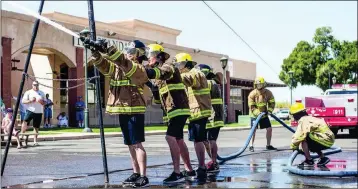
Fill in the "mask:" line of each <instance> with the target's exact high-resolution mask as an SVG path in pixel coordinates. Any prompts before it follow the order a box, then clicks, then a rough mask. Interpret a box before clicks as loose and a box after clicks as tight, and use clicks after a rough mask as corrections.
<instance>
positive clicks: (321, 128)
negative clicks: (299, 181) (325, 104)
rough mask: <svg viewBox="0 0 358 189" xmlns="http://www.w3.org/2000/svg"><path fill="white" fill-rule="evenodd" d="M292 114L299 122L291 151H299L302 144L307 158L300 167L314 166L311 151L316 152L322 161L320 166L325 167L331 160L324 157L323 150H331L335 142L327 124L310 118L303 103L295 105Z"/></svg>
mask: <svg viewBox="0 0 358 189" xmlns="http://www.w3.org/2000/svg"><path fill="white" fill-rule="evenodd" d="M290 114H291V115H292V116H293V118H294V119H295V120H296V121H298V126H297V129H296V132H295V134H294V135H293V136H292V143H291V149H293V150H298V148H299V145H300V144H301V146H302V149H303V152H304V154H305V157H306V159H305V161H303V162H302V163H301V164H299V166H314V161H313V159H312V158H311V155H310V152H309V151H311V152H316V153H317V154H318V155H319V156H320V160H319V161H318V162H317V165H318V166H325V165H326V164H327V163H329V162H330V159H329V158H327V157H325V156H324V154H323V153H322V150H325V149H328V148H330V147H331V146H332V145H333V143H334V140H335V137H334V134H333V132H332V131H331V130H330V129H329V127H328V125H327V123H326V122H325V121H324V120H323V119H320V118H316V117H312V116H309V115H308V114H307V112H306V109H305V107H304V105H303V104H302V103H295V104H293V105H292V106H291V108H290Z"/></svg>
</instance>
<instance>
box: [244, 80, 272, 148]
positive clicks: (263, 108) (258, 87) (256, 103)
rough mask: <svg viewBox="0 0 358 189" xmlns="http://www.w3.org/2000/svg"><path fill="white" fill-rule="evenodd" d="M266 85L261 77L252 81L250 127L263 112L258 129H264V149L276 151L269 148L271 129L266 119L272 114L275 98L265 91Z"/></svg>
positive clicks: (249, 98) (252, 146) (253, 137)
mask: <svg viewBox="0 0 358 189" xmlns="http://www.w3.org/2000/svg"><path fill="white" fill-rule="evenodd" d="M266 85H267V83H266V81H265V79H264V78H263V77H257V78H256V79H255V81H254V90H253V91H251V92H250V94H249V97H248V104H249V109H250V115H251V127H252V126H253V124H254V122H255V119H256V118H257V116H258V115H259V114H260V113H262V112H265V113H266V115H264V116H263V117H262V118H261V120H260V121H259V125H260V129H266V140H267V145H266V149H267V150H276V148H274V147H273V146H271V137H272V127H271V122H270V119H269V117H268V113H272V111H273V110H274V108H275V98H274V96H273V94H272V92H271V91H270V90H268V89H266ZM255 133H256V130H255ZM255 133H254V135H253V136H252V139H251V146H250V148H249V150H250V151H252V152H253V151H254V141H255Z"/></svg>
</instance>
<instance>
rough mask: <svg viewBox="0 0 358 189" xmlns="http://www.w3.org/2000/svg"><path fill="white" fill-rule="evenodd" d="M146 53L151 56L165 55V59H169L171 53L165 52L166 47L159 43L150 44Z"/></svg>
mask: <svg viewBox="0 0 358 189" xmlns="http://www.w3.org/2000/svg"><path fill="white" fill-rule="evenodd" d="M145 55H146V56H147V57H148V58H149V57H158V55H159V56H161V55H163V58H164V61H165V60H168V59H169V57H170V55H169V54H168V53H166V52H164V47H163V46H161V45H159V44H150V45H148V46H147V47H146V50H145Z"/></svg>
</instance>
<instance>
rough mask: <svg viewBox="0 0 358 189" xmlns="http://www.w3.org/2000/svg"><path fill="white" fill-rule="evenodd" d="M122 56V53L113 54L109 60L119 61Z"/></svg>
mask: <svg viewBox="0 0 358 189" xmlns="http://www.w3.org/2000/svg"><path fill="white" fill-rule="evenodd" d="M121 54H122V52H121V51H116V52H115V53H114V54H112V55H111V56H109V59H110V60H112V61H114V60H117V59H118V57H119V56H120V55H121Z"/></svg>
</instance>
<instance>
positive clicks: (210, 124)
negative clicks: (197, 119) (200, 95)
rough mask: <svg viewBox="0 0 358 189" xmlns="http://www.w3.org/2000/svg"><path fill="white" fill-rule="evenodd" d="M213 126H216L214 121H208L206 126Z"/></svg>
mask: <svg viewBox="0 0 358 189" xmlns="http://www.w3.org/2000/svg"><path fill="white" fill-rule="evenodd" d="M212 127H214V123H213V122H212V121H210V122H209V123H206V128H212Z"/></svg>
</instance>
